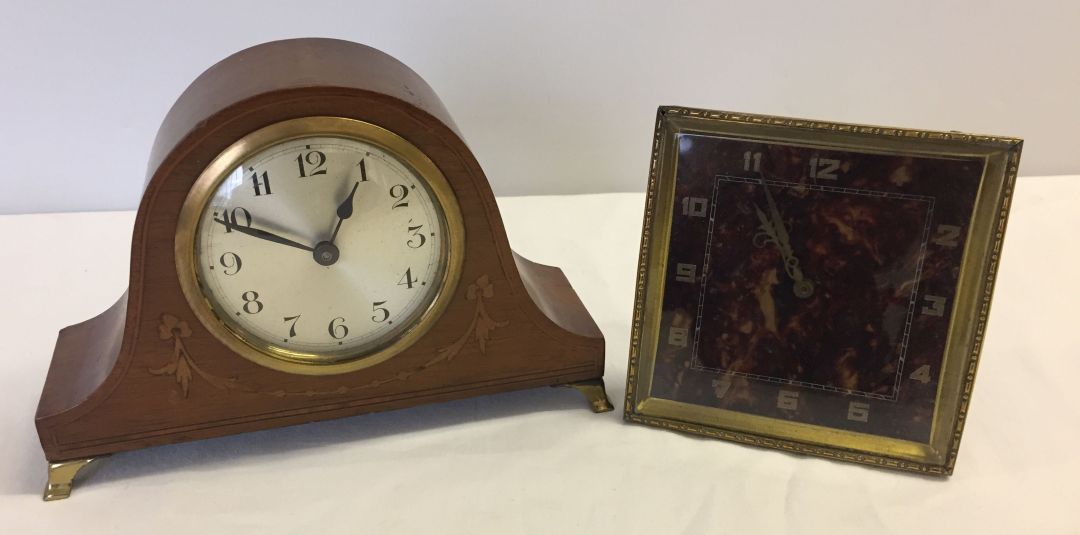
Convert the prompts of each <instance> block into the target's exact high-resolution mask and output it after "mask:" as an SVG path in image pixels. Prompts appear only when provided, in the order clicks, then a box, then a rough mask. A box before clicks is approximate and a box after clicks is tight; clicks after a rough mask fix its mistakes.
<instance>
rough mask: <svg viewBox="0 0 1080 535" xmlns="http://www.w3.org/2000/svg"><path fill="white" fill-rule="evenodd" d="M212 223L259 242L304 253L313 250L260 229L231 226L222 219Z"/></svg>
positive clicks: (215, 219)
mask: <svg viewBox="0 0 1080 535" xmlns="http://www.w3.org/2000/svg"><path fill="white" fill-rule="evenodd" d="M214 221H216V222H218V223H221V224H222V225H225V228H226V229H230V230H235V231H237V232H239V233H241V234H247V235H248V236H254V237H256V238H259V239H260V240H266V241H271V242H274V243H280V244H282V245H288V246H289V247H296V248H297V249H303V250H305V251H314V250H315V249H314V248H313V247H309V246H307V245H304V244H302V243H299V242H295V241H292V240H290V239H288V238H283V237H281V236H278V235H277V234H274V233H272V232H267V231H265V230H261V229H257V228H251V227H245V226H242V225H233V224H231V223H229V222H228V221H226V220H224V219H217V218H214Z"/></svg>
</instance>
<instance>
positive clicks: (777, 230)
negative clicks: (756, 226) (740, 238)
mask: <svg viewBox="0 0 1080 535" xmlns="http://www.w3.org/2000/svg"><path fill="white" fill-rule="evenodd" d="M761 187H762V188H763V189H764V190H765V199H766V201H768V203H769V216H766V215H765V213H764V212H763V211H762V210H761V208H759V207H758V206H757V204H756V203H755V205H754V208H755V209H756V210H757V214H758V219H759V220H760V221H761V229H762V230H763V231H764V232H765V233H766V234H767V235H768V239H766V240H764V242H765V243H768V242H772V243H773V244H774V245H776V248H777V250H779V251H780V257H781V259H782V260H783V262H784V271H785V272H786V273H787V274H788V277H790V278H791V280H792V282H793V283H794V286H793V288H792V291H793V292H794V293H795V296H796V297H800V298H804V299H805V298H807V297H810V296H811V295H813V293H814V283H813V282H811V281H810V280H809V279H807V278H806V277H805V275H803V272H802V269H800V268H799V259H798V258H797V257H796V256H795V252H794V250H793V249H792V248H791V238H790V237H789V236H788V233H787V227H786V225H784V219H783V217H782V216H781V215H780V210H779V209H777V208H776V202H775V201H774V200H773V197H772V193H770V192H769V186H768V185H767V184H765V181H764V180H763V181H761ZM758 239H759V238H758V237H755V242H756V241H757V240H758Z"/></svg>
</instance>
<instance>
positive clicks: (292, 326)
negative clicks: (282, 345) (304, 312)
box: [285, 314, 300, 338]
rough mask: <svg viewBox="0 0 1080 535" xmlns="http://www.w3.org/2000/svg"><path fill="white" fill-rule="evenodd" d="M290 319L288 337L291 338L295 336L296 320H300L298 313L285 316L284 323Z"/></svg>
mask: <svg viewBox="0 0 1080 535" xmlns="http://www.w3.org/2000/svg"><path fill="white" fill-rule="evenodd" d="M290 321H291V322H292V323H290V324H289V338H292V337H294V336H296V322H298V321H300V314H297V315H295V316H286V317H285V323H289V322H290Z"/></svg>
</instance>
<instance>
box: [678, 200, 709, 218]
mask: <svg viewBox="0 0 1080 535" xmlns="http://www.w3.org/2000/svg"><path fill="white" fill-rule="evenodd" d="M708 206H709V201H708V200H706V199H704V198H701V197H683V200H682V213H683V215H685V216H689V217H705V212H706V210H707V208H708Z"/></svg>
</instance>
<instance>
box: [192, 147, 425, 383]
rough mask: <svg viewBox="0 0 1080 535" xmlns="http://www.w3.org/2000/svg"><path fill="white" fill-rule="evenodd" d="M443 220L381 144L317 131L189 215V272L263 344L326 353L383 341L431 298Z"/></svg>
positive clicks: (340, 355) (243, 333) (238, 174)
mask: <svg viewBox="0 0 1080 535" xmlns="http://www.w3.org/2000/svg"><path fill="white" fill-rule="evenodd" d="M446 241H447V238H446V230H445V217H444V214H443V210H442V208H441V207H440V205H439V204H438V202H437V201H436V198H435V197H434V195H433V194H432V192H431V190H430V188H429V186H428V184H427V182H426V181H425V180H424V179H423V178H422V177H421V176H419V175H418V174H417V173H416V172H415V171H414V170H413V169H412V168H410V167H409V166H408V165H406V164H405V163H403V162H402V161H401V160H400V159H399V158H397V157H395V156H394V154H392V153H391V152H389V151H387V150H384V149H382V148H380V147H378V146H376V145H374V144H370V143H366V142H363V141H358V140H355V139H349V138H340V137H331V136H317V137H304V138H299V139H293V140H289V141H284V142H281V143H278V144H275V145H272V146H270V147H269V148H266V149H264V150H261V151H259V152H257V153H256V154H254V155H253V156H251V157H249V158H247V159H246V160H244V161H243V162H242V164H241V165H240V166H238V167H236V168H235V169H234V170H232V172H231V173H230V174H229V175H228V176H227V177H225V178H224V179H223V180H222V181H221V182H220V183H219V184H218V186H217V188H216V190H215V191H214V192H213V194H212V196H211V197H210V200H209V202H208V203H207V204H206V208H205V209H204V210H203V212H202V215H201V216H200V219H199V224H198V228H197V231H196V239H195V264H196V266H195V267H196V269H195V271H196V274H197V277H198V280H199V283H200V287H201V290H202V292H203V294H204V296H205V297H206V299H207V301H208V302H209V304H210V307H211V309H212V310H213V311H214V313H215V314H216V315H217V316H218V318H219V319H220V320H221V321H222V322H223V323H224V324H225V325H226V326H227V327H229V329H230V330H232V331H233V332H234V333H235V334H236V335H238V336H239V337H240V338H242V339H244V340H245V341H246V342H248V343H249V344H250V345H253V346H255V347H256V348H259V349H261V350H263V351H268V352H271V353H279V354H285V355H288V356H291V357H300V358H310V359H313V360H315V361H318V360H325V361H327V362H337V361H340V360H345V359H350V358H354V357H357V356H362V355H364V354H366V353H370V352H372V351H376V350H378V349H379V348H381V347H383V346H385V345H387V344H389V343H390V342H392V341H393V340H395V339H396V338H398V337H399V336H401V334H402V333H403V332H404V331H405V330H407V329H409V328H410V326H412V325H413V324H415V323H416V321H417V320H418V319H419V318H420V317H421V315H422V314H423V313H424V312H425V311H426V310H427V309H428V307H430V306H431V303H432V301H433V300H434V298H435V296H436V295H437V293H438V290H439V285H440V283H441V281H442V280H443V274H444V272H445V270H446V263H447V247H446Z"/></svg>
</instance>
